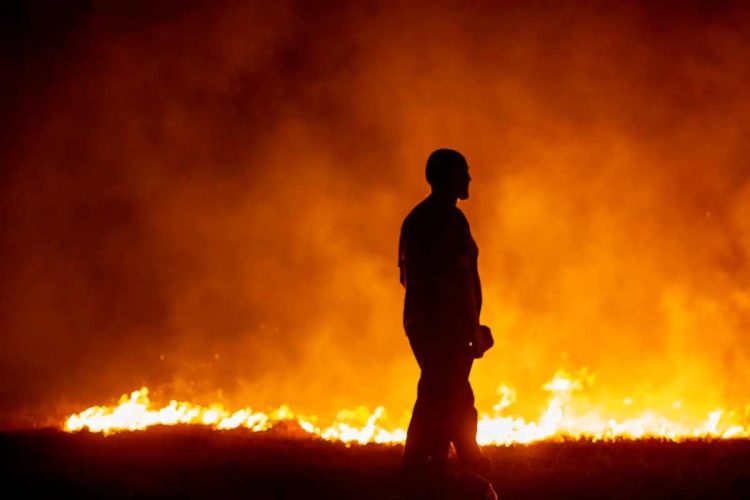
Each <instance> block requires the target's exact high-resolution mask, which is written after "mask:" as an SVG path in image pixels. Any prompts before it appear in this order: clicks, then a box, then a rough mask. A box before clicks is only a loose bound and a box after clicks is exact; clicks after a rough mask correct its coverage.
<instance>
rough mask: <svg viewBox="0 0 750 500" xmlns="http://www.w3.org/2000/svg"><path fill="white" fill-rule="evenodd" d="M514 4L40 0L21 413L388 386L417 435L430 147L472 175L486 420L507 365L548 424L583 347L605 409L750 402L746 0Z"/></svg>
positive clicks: (4, 237)
mask: <svg viewBox="0 0 750 500" xmlns="http://www.w3.org/2000/svg"><path fill="white" fill-rule="evenodd" d="M495 3H496V2H486V3H484V2H473V3H471V4H470V5H467V4H466V3H465V2H455V3H451V2H429V3H427V4H425V5H421V6H420V5H417V4H411V5H408V6H404V5H399V6H398V7H396V6H395V5H392V6H390V7H386V6H383V5H380V3H379V2H373V3H371V4H362V5H360V6H358V7H352V6H350V5H349V4H348V3H347V2H322V3H320V4H319V5H316V6H314V7H313V6H310V5H309V4H308V3H307V2H299V3H296V2H290V3H284V2H263V3H261V2H258V6H248V5H247V4H246V3H245V2H236V3H235V2H206V3H195V2H193V3H190V4H189V6H184V5H183V6H181V7H180V8H172V7H160V8H158V9H154V8H150V7H147V5H148V3H145V2H144V3H141V2H135V3H134V2H114V3H110V2H106V4H107V5H98V4H97V5H96V6H94V7H80V8H74V9H72V10H63V9H62V8H60V7H58V8H57V12H51V13H50V12H44V11H42V10H41V9H40V10H35V9H33V8H31V7H29V8H25V10H24V9H22V10H21V11H19V12H17V13H16V14H15V15H16V18H14V19H16V20H17V21H18V25H17V26H16V27H8V26H6V27H4V28H3V29H4V30H6V31H7V32H8V33H9V36H7V37H5V38H6V39H7V42H6V43H5V47H6V49H7V53H8V54H9V55H10V56H11V57H8V58H4V60H5V62H3V63H2V64H3V67H2V69H3V73H4V74H5V75H6V76H7V78H6V79H5V83H3V85H4V86H5V88H6V89H7V92H5V93H4V94H5V95H6V96H10V98H8V97H6V99H7V100H8V105H7V106H6V107H5V113H4V114H3V120H2V126H3V130H4V133H3V139H2V142H0V147H1V148H2V157H3V160H2V161H3V168H2V173H1V177H0V189H2V191H0V192H1V193H2V198H1V199H2V210H0V217H2V220H0V224H2V227H3V230H2V232H0V245H1V246H0V252H2V253H1V254H0V257H2V259H0V266H1V268H2V276H3V280H2V285H0V287H1V288H0V298H1V299H2V300H1V302H0V328H1V329H2V336H1V337H0V369H1V370H2V374H3V377H2V378H1V379H0V411H2V413H0V417H1V420H2V423H3V425H4V426H16V425H30V424H45V423H53V424H55V425H59V424H60V422H64V421H66V419H67V418H68V416H69V415H71V414H73V413H78V412H80V411H81V410H82V409H83V408H87V407H89V406H92V405H96V404H105V405H115V404H116V403H117V399H116V397H117V396H118V395H119V394H123V393H129V392H131V391H133V390H136V389H138V388H140V387H144V386H146V387H148V388H149V389H150V393H149V395H148V396H149V397H150V398H151V399H152V400H153V403H152V406H153V407H154V408H157V409H158V408H162V407H164V406H168V404H169V401H170V400H172V399H174V400H177V401H190V402H191V403H190V404H191V405H200V406H201V408H211V407H212V405H219V404H220V405H222V408H224V410H222V411H224V412H226V413H227V414H226V415H225V414H223V413H216V414H210V416H209V417H208V419H209V421H210V422H208V423H215V422H218V421H219V417H221V418H224V417H231V416H232V415H233V414H234V412H236V411H239V410H241V409H243V408H246V407H250V408H252V411H253V412H265V413H263V414H264V415H272V412H273V409H275V408H278V407H280V406H281V405H289V407H291V408H293V409H294V411H295V412H299V415H308V416H309V415H315V416H316V418H318V419H319V421H318V422H317V423H315V424H311V425H314V426H317V427H318V429H319V431H320V433H324V432H325V429H326V425H328V424H327V423H326V422H334V421H341V419H340V418H338V419H337V416H336V415H337V413H338V412H339V411H340V410H342V409H344V408H357V407H359V406H363V407H365V408H367V409H368V410H367V411H368V412H369V413H368V415H371V414H372V412H374V411H375V408H377V407H380V406H382V407H384V408H386V409H387V412H388V416H387V417H385V416H384V417H383V420H382V422H383V425H384V427H383V428H385V429H397V428H399V427H401V428H403V425H404V424H405V419H406V417H407V416H408V412H409V410H410V408H411V405H412V403H413V398H414V394H415V388H416V379H417V376H418V373H417V367H416V363H415V362H414V361H413V359H412V357H411V353H410V352H409V349H408V344H407V342H406V340H405V338H404V336H403V331H402V328H401V322H400V319H401V305H402V299H403V291H402V289H401V288H400V285H399V283H398V278H397V267H396V244H397V237H398V231H399V229H400V224H401V221H402V219H403V217H404V216H405V214H406V213H407V212H408V211H409V210H410V209H411V207H412V206H413V205H414V204H416V203H417V202H418V201H419V200H420V199H421V197H423V196H424V195H425V194H426V190H427V186H426V184H425V182H424V179H423V166H424V161H425V159H426V157H427V155H428V154H429V152H430V151H431V150H433V149H435V148H437V147H452V148H455V149H458V150H459V151H461V152H463V153H464V154H465V155H466V157H467V159H468V161H469V164H470V167H471V174H472V177H473V179H474V182H473V183H472V186H471V198H470V199H469V200H468V201H467V202H466V203H463V204H462V205H461V208H462V209H463V210H464V211H465V213H466V214H467V217H468V218H469V221H470V223H471V225H472V230H473V232H474V236H475V238H476V240H477V242H478V244H479V247H480V273H481V277H482V281H483V285H484V290H485V306H484V311H483V320H484V322H485V323H487V324H489V325H491V326H492V327H493V330H494V332H495V334H496V337H497V344H496V347H495V348H494V349H493V350H492V351H490V352H489V353H488V354H487V355H486V357H485V358H484V359H482V360H481V361H479V362H478V363H477V364H476V365H475V369H474V373H473V375H472V382H473V384H474V389H475V393H476V397H477V406H478V408H479V410H480V411H481V412H484V413H485V414H487V415H488V416H492V415H494V413H493V412H495V411H496V409H493V406H494V405H497V404H498V400H501V399H502V398H503V394H505V393H504V392H503V391H504V390H505V389H502V390H501V394H498V387H500V386H501V385H502V384H506V385H505V386H504V387H506V388H507V387H513V388H514V390H515V394H516V398H515V400H514V402H513V406H512V408H503V411H505V413H504V414H506V415H514V416H515V417H514V418H519V419H524V422H526V423H528V422H541V420H538V419H541V418H542V416H543V415H545V414H546V413H545V412H546V411H548V410H549V408H550V394H549V391H545V390H542V389H543V387H544V386H545V384H547V383H548V382H549V380H550V378H551V376H552V374H554V373H556V372H557V370H558V369H566V370H568V372H571V373H572V372H575V371H576V370H578V369H579V368H580V367H583V366H585V367H587V369H588V371H587V373H588V374H589V375H587V378H589V379H592V380H591V382H592V383H590V384H585V385H586V387H585V388H582V389H581V390H580V391H578V392H577V396H576V405H577V408H578V410H579V411H578V413H577V414H579V415H585V414H591V412H595V413H596V415H598V416H599V417H601V419H600V421H599V422H600V423H601V422H604V424H602V425H606V423H607V422H609V421H610V420H613V421H615V422H624V421H626V420H628V419H637V418H640V417H641V416H642V415H644V413H645V412H653V414H654V415H661V416H663V417H664V418H667V419H669V421H670V422H690V424H686V425H689V426H690V427H689V429H690V431H689V432H687V434H690V433H691V432H693V431H695V430H696V429H697V430H700V429H704V428H708V427H704V426H709V427H710V426H711V425H712V422H713V425H714V426H715V425H716V422H715V421H716V420H717V417H716V415H717V414H716V413H715V412H716V411H717V410H718V409H722V410H721V415H720V417H718V418H719V420H721V419H723V420H721V422H723V423H722V425H725V427H723V429H724V430H730V429H732V428H733V427H732V426H735V425H740V426H744V425H746V424H747V419H748V409H749V408H750V407H748V406H747V405H748V404H750V396H748V391H747V387H748V383H750V368H749V367H750V363H748V361H749V360H748V357H749V356H748V355H749V354H750V347H748V343H747V342H746V340H745V338H746V334H747V328H748V326H749V325H750V288H749V286H748V283H750V273H749V272H748V270H749V269H748V258H749V257H750V163H749V159H750V149H749V147H748V144H749V143H748V140H747V137H748V133H750V121H749V120H750V90H749V89H750V87H748V86H747V84H746V82H747V81H750V80H749V79H750V59H748V58H747V57H746V54H747V53H748V50H750V34H748V31H747V30H746V29H745V27H746V26H747V22H748V21H750V18H749V16H748V12H747V10H746V9H744V8H740V7H737V6H732V5H731V4H729V3H727V4H725V6H721V5H718V6H717V5H708V3H697V4H695V5H685V4H684V3H679V4H677V3H676V4H675V5H669V4H668V3H667V4H660V6H658V7H648V6H646V5H643V6H637V5H635V4H634V3H629V6H625V7H623V6H621V7H613V6H611V5H609V4H608V5H607V6H606V7H605V6H604V5H603V4H601V5H600V4H598V3H596V2H585V3H576V5H566V4H567V3H562V2H561V3H556V2H542V3H530V2H523V3H522V2H508V4H507V5H505V6H499V7H498V6H497V5H495ZM102 4H104V3H102ZM118 4H121V5H118ZM426 5H428V6H429V8H427V7H426ZM143 395H144V394H143V393H138V394H137V395H136V399H137V398H138V397H141V396H143ZM214 408H216V407H215V406H214ZM201 415H203V414H201ZM712 415H713V416H712ZM214 417H215V420H213V419H214ZM599 417H597V418H599ZM200 418H201V422H203V420H202V419H203V418H204V417H203V416H201V417H200ZM236 418H239V417H236ZM259 418H260V417H259ZM269 418H270V419H271V420H273V418H272V417H269ZM386 418H387V419H390V427H388V426H387V425H386V423H384V422H386V420H385V419H386ZM488 418H489V417H488ZM711 419H713V420H711ZM303 420H304V419H303ZM344 420H346V419H344ZM68 422H69V423H70V420H68ZM379 422H380V421H379ZM204 423H205V422H204ZM217 425H218V424H217ZM264 425H265V424H264ZM539 425H541V423H540V424H539ZM597 425H598V424H597ZM481 432H482V428H481V427H480V434H481ZM717 432H718V431H717ZM722 432H724V431H722ZM732 432H735V431H732ZM499 441H502V440H499ZM485 442H486V440H485Z"/></svg>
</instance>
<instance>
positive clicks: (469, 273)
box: [398, 196, 482, 339]
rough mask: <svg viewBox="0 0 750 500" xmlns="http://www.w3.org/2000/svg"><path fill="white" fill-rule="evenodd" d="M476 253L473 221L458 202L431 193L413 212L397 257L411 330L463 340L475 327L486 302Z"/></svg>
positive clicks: (407, 327) (408, 330)
mask: <svg viewBox="0 0 750 500" xmlns="http://www.w3.org/2000/svg"><path fill="white" fill-rule="evenodd" d="M477 255H478V249H477V245H476V243H475V242H474V238H473V237H472V235H471V230H470V228H469V223H468V222H467V220H466V217H465V216H464V214H463V212H461V210H459V209H458V208H457V207H456V206H455V205H451V204H446V203H444V202H440V201H439V200H437V199H435V198H433V197H432V196H430V197H427V198H426V199H425V200H423V201H422V202H421V203H419V204H418V205H417V206H416V207H415V208H414V209H413V210H412V211H411V213H409V215H408V216H407V217H406V219H404V223H403V225H402V226H401V238H400V240H399V259H398V263H399V267H400V268H401V283H402V284H403V285H404V286H405V287H406V296H405V299H404V328H405V330H406V334H407V335H409V336H410V337H411V336H423V335H428V336H434V337H439V336H443V337H455V338H456V339H459V338H464V336H465V335H466V334H467V332H469V331H471V329H473V328H475V327H476V325H477V324H478V321H479V311H480V309H481V307H482V291H481V285H480V282H479V274H478V272H477Z"/></svg>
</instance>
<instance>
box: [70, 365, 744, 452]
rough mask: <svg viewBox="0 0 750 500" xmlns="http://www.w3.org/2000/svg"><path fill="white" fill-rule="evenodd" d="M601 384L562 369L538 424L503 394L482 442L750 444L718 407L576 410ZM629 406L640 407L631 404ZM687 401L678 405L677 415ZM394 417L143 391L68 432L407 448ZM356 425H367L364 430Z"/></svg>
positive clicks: (508, 392)
mask: <svg viewBox="0 0 750 500" xmlns="http://www.w3.org/2000/svg"><path fill="white" fill-rule="evenodd" d="M592 380H593V377H592V376H591V375H590V374H587V372H586V370H585V369H583V370H581V371H580V372H579V373H578V374H577V375H576V374H570V373H568V372H566V371H564V370H559V371H558V372H557V373H555V375H554V376H553V377H552V379H551V380H550V381H549V382H547V383H546V384H545V385H544V386H543V388H544V389H545V390H546V391H547V392H549V394H550V396H549V399H548V401H547V405H546V407H545V409H544V410H543V411H542V413H541V414H540V416H539V418H538V419H537V420H536V421H530V422H527V421H526V420H525V419H523V418H521V417H514V416H508V415H504V413H505V412H506V411H507V410H508V408H509V407H511V406H512V405H513V403H514V401H515V399H516V392H515V390H514V389H512V388H511V387H508V386H506V385H501V386H500V387H499V388H498V395H499V396H500V401H499V402H498V403H497V404H496V405H494V406H493V412H492V413H491V414H481V415H480V417H479V422H478V430H477V441H478V442H479V444H482V445H489V444H504V445H507V444H513V443H531V442H534V441H542V440H549V439H556V438H559V439H562V438H576V439H581V438H583V439H592V440H613V439H623V438H624V439H642V438H658V439H666V440H671V441H681V440H686V439H695V438H713V439H730V438H746V437H750V426H747V425H743V424H740V423H738V422H737V421H736V417H735V415H734V413H733V412H726V411H725V410H724V409H721V408H717V409H716V410H714V411H711V412H710V413H709V414H708V415H707V416H706V417H705V419H704V420H703V421H701V422H699V423H697V424H694V425H690V424H686V423H683V422H678V421H675V420H672V419H669V418H667V417H665V416H664V415H660V414H658V413H657V412H655V411H649V410H647V411H644V412H642V413H641V414H640V415H639V416H637V417H634V418H628V419H625V420H622V421H618V420H616V419H614V418H608V417H606V416H605V415H602V414H601V413H600V412H598V411H587V412H580V411H577V410H576V407H577V405H576V404H575V403H576V399H575V397H574V396H575V394H576V393H577V392H579V391H582V390H583V388H584V386H585V385H590V384H591V383H592ZM623 404H624V405H626V406H629V405H632V404H633V399H632V398H630V397H628V398H625V400H624V401H623ZM681 404H682V402H681V401H677V402H675V404H674V408H675V409H679V408H680V407H681ZM385 417H386V412H385V409H384V408H383V407H382V406H379V407H377V408H375V410H374V411H372V412H369V411H368V410H367V409H366V408H364V407H360V408H357V409H355V410H342V411H340V412H339V413H338V414H337V416H336V420H335V421H334V422H333V423H332V424H331V425H329V426H327V427H319V426H318V425H317V424H316V422H317V420H318V419H317V417H315V416H304V415H298V414H295V413H294V412H293V411H292V410H291V409H290V408H289V407H288V406H286V405H283V406H280V407H279V408H278V409H276V410H274V411H272V412H270V413H264V412H258V411H253V410H251V409H250V408H243V409H240V410H237V411H234V412H230V411H228V410H226V409H225V408H224V406H223V405H221V404H212V405H210V406H207V407H206V406H201V405H195V404H191V403H188V402H180V401H174V400H173V401H170V402H169V404H167V405H166V406H164V407H162V408H158V409H157V408H152V403H151V400H150V399H149V390H148V388H147V387H142V388H141V389H138V390H136V391H133V392H132V393H130V394H129V395H128V394H124V395H122V396H121V398H120V400H119V402H118V404H117V405H115V406H92V407H90V408H88V409H86V410H84V411H82V412H80V413H76V414H73V415H70V416H69V417H68V418H67V420H66V421H65V423H64V425H63V428H64V430H65V431H67V432H76V431H80V430H84V429H87V430H89V431H91V432H100V433H104V434H111V433H114V432H121V431H137V430H143V429H146V428H148V427H152V426H155V425H177V424H183V425H200V426H207V427H210V428H213V429H217V430H230V429H238V428H243V429H249V430H251V431H253V432H260V431H266V430H269V429H271V428H273V427H274V426H276V425H277V424H279V423H282V422H294V423H296V425H297V427H298V428H299V429H300V430H301V431H302V432H303V433H306V434H309V435H310V436H311V437H318V438H321V439H325V440H329V441H342V442H344V443H360V444H364V443H402V442H403V441H404V440H405V438H406V431H405V430H404V429H401V428H391V429H388V428H385V427H383V426H382V425H381V423H382V422H383V420H384V419H385ZM354 422H361V425H357V424H356V423H354Z"/></svg>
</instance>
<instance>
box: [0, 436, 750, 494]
mask: <svg viewBox="0 0 750 500" xmlns="http://www.w3.org/2000/svg"><path fill="white" fill-rule="evenodd" d="M401 451H402V447H401V446H381V445H364V446H357V445H353V446H351V447H348V448H347V447H346V446H345V445H343V444H340V443H327V442H322V441H315V440H310V439H292V438H287V437H284V436H280V435H278V434H274V433H273V431H271V432H270V433H263V434H252V433H246V432H242V431H229V432H218V431H210V430H203V429H195V428H166V429H152V430H149V431H147V432H136V433H123V434H118V435H113V436H109V437H103V436H101V435H97V434H90V433H79V434H64V433H62V432H59V431H51V430H45V431H29V432H6V433H0V464H1V465H0V467H2V469H1V471H2V472H1V473H2V481H3V492H4V494H3V497H4V498H31V497H42V498H67V497H77V498H82V497H87V498H92V497H94V498H143V497H159V498H165V497H170V498H253V499H254V498H264V499H265V498H271V499H286V498H295V499H296V498H366V499H376V498H377V499H380V498H382V499H389V498H402V497H399V496H397V495H398V494H399V487H398V484H399V483H398V475H397V471H398V464H399V459H400V455H401ZM485 453H486V454H488V455H489V456H491V457H492V459H493V460H494V463H495V469H496V470H495V473H494V474H493V477H492V478H491V479H492V483H493V485H494V486H495V488H496V490H497V491H498V493H499V495H500V498H501V499H514V498H518V499H521V498H524V499H544V498H555V499H560V498H576V499H579V498H637V499H643V498H750V440H733V441H724V442H721V441H713V442H710V441H694V442H688V443H681V444H677V443H668V442H659V441H642V442H632V441H631V442H627V441H623V442H616V443H592V442H585V441H570V442H564V443H538V444H533V445H526V446H520V445H519V446H510V447H487V448H485ZM8 494H10V495H8Z"/></svg>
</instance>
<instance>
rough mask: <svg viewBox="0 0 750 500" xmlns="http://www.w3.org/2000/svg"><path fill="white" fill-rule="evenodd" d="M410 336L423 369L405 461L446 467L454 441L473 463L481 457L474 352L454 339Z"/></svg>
mask: <svg viewBox="0 0 750 500" xmlns="http://www.w3.org/2000/svg"><path fill="white" fill-rule="evenodd" d="M408 338H409V344H410V345H411V349H412V351H413V353H414V357H415V358H416V360H417V363H418V364H419V368H420V370H421V373H420V377H419V383H418V385H417V401H416V403H415V404H414V409H413V411H412V415H411V421H410V422H409V427H408V429H407V434H406V445H405V447H404V457H403V460H404V462H403V463H404V467H405V468H425V467H427V468H436V469H440V468H443V467H445V463H446V461H447V458H448V453H449V451H450V444H451V443H453V446H454V448H455V449H456V454H457V455H458V459H459V461H460V462H461V463H462V464H464V465H467V466H472V465H473V464H474V463H475V462H476V461H477V460H478V459H479V458H480V457H481V452H480V450H479V446H478V445H477V442H476V435H477V410H476V408H474V392H473V391H472V389H471V384H470V383H469V373H470V372H471V366H472V363H473V362H474V357H473V355H472V354H471V352H470V351H469V350H468V349H466V348H464V349H462V348H459V347H458V346H456V345H455V344H452V343H448V342H436V341H435V340H434V339H430V338H429V337H428V338H425V337H423V336H409V337H408Z"/></svg>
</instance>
